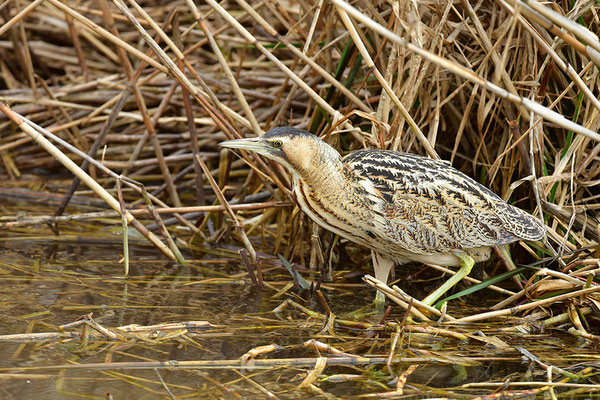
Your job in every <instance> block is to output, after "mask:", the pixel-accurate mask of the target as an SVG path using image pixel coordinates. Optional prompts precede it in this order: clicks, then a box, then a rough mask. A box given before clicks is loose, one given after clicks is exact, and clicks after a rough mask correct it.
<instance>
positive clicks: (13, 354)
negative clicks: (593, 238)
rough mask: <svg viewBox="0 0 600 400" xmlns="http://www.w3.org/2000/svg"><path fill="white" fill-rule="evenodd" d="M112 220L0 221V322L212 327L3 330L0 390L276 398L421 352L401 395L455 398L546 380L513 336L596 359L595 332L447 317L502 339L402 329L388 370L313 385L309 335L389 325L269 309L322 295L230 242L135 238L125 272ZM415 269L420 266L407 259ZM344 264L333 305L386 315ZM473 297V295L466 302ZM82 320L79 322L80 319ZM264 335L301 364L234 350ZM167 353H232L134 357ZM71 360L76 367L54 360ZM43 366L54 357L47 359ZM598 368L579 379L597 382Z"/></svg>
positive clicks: (366, 351)
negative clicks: (15, 224) (158, 246)
mask: <svg viewBox="0 0 600 400" xmlns="http://www.w3.org/2000/svg"><path fill="white" fill-rule="evenodd" d="M4 212H5V213H6V214H7V215H11V213H14V212H15V209H14V208H13V207H12V206H7V205H4ZM37 212H38V213H41V214H43V213H45V212H47V213H48V214H50V213H51V210H44V209H43V208H40V209H38V210H37ZM13 215H14V214H13ZM116 222H118V221H116ZM115 227H118V225H116V224H115V222H114V221H113V222H112V223H107V224H104V225H103V224H92V223H84V222H73V223H69V224H63V225H61V236H59V237H54V236H53V235H52V234H51V232H50V230H49V229H48V228H47V227H45V226H39V227H36V228H35V229H33V228H26V229H25V228H21V229H14V230H10V231H2V232H0V313H1V315H2V316H3V318H1V319H0V335H10V334H24V333H30V332H32V333H40V332H57V331H58V329H59V328H58V327H59V326H61V325H63V324H69V323H72V322H74V321H77V320H78V319H79V318H81V317H82V316H83V315H86V314H90V313H92V314H93V316H92V318H93V319H94V321H96V322H97V323H98V324H100V325H102V326H104V327H107V328H115V327H120V326H125V325H130V324H136V325H143V326H147V325H155V324H162V323H177V322H186V321H208V322H209V323H210V324H212V325H213V327H212V328H210V329H197V330H190V331H189V332H188V333H185V332H181V333H179V334H174V335H173V336H172V337H167V338H165V337H164V335H165V334H167V335H168V334H169V333H168V332H167V333H160V334H154V335H149V336H140V337H138V338H132V337H131V336H129V337H127V338H126V339H124V340H107V339H105V338H102V337H91V336H90V337H87V336H86V335H83V336H81V337H79V338H75V339H61V340H57V339H50V340H16V341H6V340H4V341H2V340H0V354H2V355H3V357H1V359H0V378H1V379H2V384H1V385H0V398H3V399H4V398H6V399H21V398H36V397H38V398H43V399H64V398H79V397H85V398H97V399H105V398H109V397H110V396H113V397H112V398H115V399H118V398H139V399H146V398H148V399H154V398H169V395H168V394H167V391H166V389H165V388H164V387H163V384H162V383H161V381H160V379H159V377H158V374H160V377H161V378H162V380H164V382H166V384H167V385H168V387H169V388H170V390H171V391H172V392H173V393H174V396H176V397H178V398H265V397H269V393H271V394H272V395H273V396H276V397H278V398H312V397H315V398H319V397H323V396H324V395H323V394H322V393H327V394H328V396H334V397H348V396H358V395H364V394H372V393H378V392H383V391H390V390H395V388H396V382H395V380H394V376H395V375H398V374H402V373H403V372H405V371H406V370H407V369H408V368H409V367H410V365H418V368H417V369H416V370H415V371H414V372H413V373H412V374H410V375H409V376H408V380H407V384H406V387H405V392H406V394H405V395H403V396H399V395H398V397H401V398H421V397H425V396H428V397H453V396H454V397H456V393H461V396H463V395H464V396H465V397H470V396H473V395H477V394H491V393H492V392H494V390H495V389H496V388H495V387H493V386H490V387H487V388H466V387H463V388H458V387H459V386H461V385H464V384H467V383H476V382H479V383H482V382H492V381H494V382H502V381H505V380H507V379H509V380H511V381H524V380H527V381H530V380H531V381H533V380H535V381H543V380H544V379H545V370H544V369H543V368H541V367H540V366H539V365H537V364H535V363H533V362H530V361H524V359H523V356H522V354H521V353H520V352H519V351H518V349H517V347H520V346H524V347H527V348H528V349H529V350H531V351H533V352H534V353H536V355H537V356H538V357H540V358H542V359H543V360H544V362H546V363H548V364H552V365H555V366H558V367H561V368H572V370H571V372H577V371H579V370H580V368H578V367H577V366H578V364H579V363H588V364H590V363H591V362H592V360H593V359H594V358H595V360H596V361H595V364H596V365H597V363H598V362H599V361H600V357H597V354H598V352H597V351H598V348H597V347H595V344H594V343H591V342H588V341H584V340H579V339H575V338H573V337H572V336H570V335H567V334H565V333H564V332H562V331H560V330H552V331H548V332H545V333H535V334H531V335H530V334H520V333H516V332H510V333H509V332H502V328H504V327H506V326H508V325H503V323H502V322H500V323H497V324H479V325H476V324H471V325H469V327H468V329H466V328H458V327H457V328H454V329H456V330H462V331H463V332H464V331H465V329H466V331H467V332H471V333H473V334H476V335H483V334H485V335H487V336H494V337H496V338H498V339H500V340H502V341H503V343H505V344H506V345H507V347H506V348H502V347H497V346H492V345H489V344H486V343H485V342H483V341H478V340H468V341H460V340H457V339H454V338H448V337H445V336H436V335H425V334H414V333H409V332H404V333H403V335H402V336H401V340H400V342H399V344H398V345H397V346H396V353H395V354H396V356H400V357H404V359H405V361H403V362H398V363H395V364H393V366H392V370H393V372H394V375H392V374H390V372H389V370H388V367H387V366H385V365H374V366H366V365H355V366H328V367H327V368H326V369H325V370H324V371H323V372H322V373H321V374H320V378H321V379H324V378H326V377H329V379H330V380H329V381H325V380H317V381H316V382H315V383H314V385H315V387H317V388H318V389H311V388H308V389H306V388H304V389H298V385H300V384H301V382H302V381H303V380H304V378H305V377H306V373H307V372H309V371H311V370H312V369H313V368H314V365H312V364H311V365H305V364H301V363H300V360H301V359H306V358H312V359H314V360H315V362H316V360H317V358H318V356H319V353H318V352H317V351H316V350H314V349H309V348H306V347H304V346H303V343H304V342H305V341H307V340H310V339H313V338H314V339H317V340H320V341H322V342H324V343H327V344H329V345H330V346H333V347H335V348H338V349H341V350H342V351H344V352H346V353H350V354H354V355H358V356H380V357H387V356H388V353H389V350H390V343H391V338H392V337H393V332H392V331H390V330H389V329H388V330H385V329H381V328H380V329H374V330H373V329H370V330H368V329H359V328H356V329H350V328H345V327H341V326H336V328H335V336H333V337H332V336H330V335H329V334H328V333H320V332H321V329H322V328H323V323H322V321H319V320H315V319H312V318H309V317H308V316H306V315H305V314H304V313H302V312H300V311H298V310H295V309H293V308H292V307H288V308H287V309H285V310H283V311H282V312H281V313H279V314H277V315H276V314H275V313H273V309H274V308H276V307H277V306H279V305H281V304H282V303H283V302H284V301H285V299H287V298H292V299H294V300H295V301H297V302H299V303H301V304H303V305H304V306H305V307H307V308H308V309H310V310H313V311H317V312H321V311H322V307H321V305H320V304H319V302H318V301H316V300H308V301H305V300H303V299H302V298H301V297H299V296H297V295H296V294H294V290H293V289H291V290H289V291H287V292H286V293H285V294H283V295H281V296H279V297H276V298H274V296H275V295H276V293H277V291H278V290H280V289H281V288H282V287H283V286H284V285H285V284H286V283H287V282H289V281H290V279H289V277H288V274H287V272H286V270H285V269H284V268H283V267H273V266H268V267H267V268H265V281H266V282H267V283H268V284H269V285H270V287H265V288H263V289H257V288H256V287H254V286H253V285H252V284H251V281H250V279H249V278H248V276H247V271H246V269H245V267H244V266H243V265H241V264H239V263H238V262H235V261H233V260H234V259H235V258H236V257H234V256H233V255H234V254H235V253H234V252H230V253H229V254H231V259H229V258H228V257H227V256H226V254H228V253H227V252H225V251H222V250H221V253H220V254H219V255H216V254H214V250H215V249H205V250H206V251H207V252H199V253H195V254H192V253H189V252H188V253H185V254H184V255H185V257H186V259H188V260H190V263H189V265H188V266H187V267H184V268H179V267H178V266H177V265H176V264H174V263H172V262H170V261H168V260H166V259H165V258H164V257H163V256H162V255H161V254H160V253H159V252H158V251H156V250H155V249H154V248H152V247H150V246H148V245H147V244H145V242H144V241H143V240H139V239H132V240H131V246H130V258H131V265H130V275H129V277H128V278H124V277H123V264H122V262H121V257H122V244H121V240H120V236H119V231H118V229H117V228H115ZM90 232H91V233H90ZM274 263H275V260H272V264H273V265H275V264H274ZM418 268H419V267H418V266H415V267H414V268H412V272H416V271H417V269H418ZM346 275H347V274H346ZM343 276H344V274H340V276H338V280H336V282H335V283H336V284H337V285H331V287H329V286H327V285H325V287H324V288H323V292H324V294H325V296H326V298H327V303H328V305H329V306H330V307H331V309H332V311H333V312H334V314H335V315H336V316H337V318H339V319H352V320H354V321H364V322H374V321H375V322H376V321H378V318H380V316H377V315H360V316H357V315H354V314H350V313H351V312H353V311H355V310H357V309H359V308H360V307H362V306H364V305H365V304H368V303H369V302H370V301H371V299H372V298H373V295H374V291H373V289H371V288H369V287H367V286H366V285H362V284H361V281H360V279H359V277H353V278H351V279H347V280H343V281H341V282H340V281H339V278H340V277H341V278H342V279H343ZM306 277H307V278H310V275H306ZM430 284H431V285H435V282H430V283H427V285H430ZM427 285H426V284H425V283H423V282H414V284H410V283H408V284H407V286H406V287H405V289H406V290H407V291H408V292H409V293H413V294H414V292H418V291H419V290H418V289H419V288H420V289H424V288H425V287H426V286H427ZM500 299H501V298H500ZM498 300H499V298H497V297H495V295H493V296H490V298H489V299H488V298H481V297H478V298H477V299H468V300H467V302H466V303H465V304H463V305H461V302H460V301H458V302H456V303H455V304H453V305H452V307H453V309H452V312H453V313H455V314H457V315H459V314H461V313H462V312H464V313H465V314H473V313H476V312H480V311H481V310H482V307H483V306H484V305H485V304H488V303H489V304H493V303H494V302H495V301H498ZM474 302H476V303H477V304H476V306H477V307H475V306H474V305H473V304H471V303H474ZM463 308H464V309H463ZM403 317H404V314H403V311H402V310H401V309H399V308H398V307H393V308H392V311H391V314H390V315H389V317H388V320H389V321H393V320H397V321H402V319H403ZM507 323H508V321H507ZM510 324H514V321H513V320H511V321H510ZM77 329H78V330H79V331H81V327H79V328H77ZM88 332H91V331H88ZM478 332H481V333H478ZM271 343H276V344H277V345H278V346H279V347H278V349H277V350H275V351H273V352H269V353H266V354H264V355H260V356H258V357H257V359H265V360H278V359H292V360H298V362H299V364H296V365H293V364H290V365H272V366H269V367H268V368H264V369H256V368H255V369H249V368H241V367H240V365H239V362H238V361H237V360H238V359H239V358H240V357H241V356H242V355H244V353H246V352H247V351H249V350H250V349H252V348H255V347H258V346H264V345H269V344H271ZM329 357H330V356H329ZM168 360H177V361H179V362H182V361H205V362H208V361H219V360H230V361H231V363H230V364H228V365H227V366H225V367H223V366H221V367H219V368H215V366H214V365H213V366H212V367H211V366H208V365H206V364H204V365H201V366H196V367H195V368H193V367H192V366H186V367H185V368H184V367H178V368H164V367H161V368H158V369H156V370H155V369H153V368H151V367H148V366H147V365H146V366H145V367H144V368H141V369H140V366H141V364H140V363H142V362H152V361H168ZM411 360H412V361H411ZM115 362H129V363H132V364H130V365H128V366H123V367H122V368H104V369H100V368H99V367H97V366H95V365H92V364H99V363H115ZM133 363H138V364H133ZM67 364H71V365H76V364H79V365H84V367H83V368H78V369H67V368H65V367H60V366H64V365H67ZM46 366H58V367H56V368H50V369H45V368H44V367H46ZM85 366H89V367H87V368H86V367H85ZM596 372H597V371H596ZM9 374H12V375H9ZM554 377H555V381H556V380H559V379H562V378H563V376H562V375H560V373H558V374H557V373H556V372H555V375H554ZM593 379H595V378H592V379H591V380H583V381H582V382H581V383H586V384H591V383H593V382H594V381H593ZM596 381H597V380H596ZM514 389H523V390H525V389H527V390H534V389H536V388H535V387H520V388H514ZM319 390H320V391H322V393H321V394H319ZM571 390H573V389H571ZM562 393H563V397H562V398H579V397H577V396H578V395H577V394H575V393H571V394H569V393H570V392H568V391H567V390H563V391H562ZM583 393H585V395H584V398H600V394H598V393H599V392H598V391H585V390H583ZM536 396H544V395H543V394H541V393H538V394H537V395H536V394H535V392H533V393H530V397H536ZM593 396H596V397H593ZM540 398H541V397H540Z"/></svg>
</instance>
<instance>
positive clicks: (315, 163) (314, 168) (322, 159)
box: [295, 146, 343, 187]
mask: <svg viewBox="0 0 600 400" xmlns="http://www.w3.org/2000/svg"><path fill="white" fill-rule="evenodd" d="M341 158H342V157H341V156H340V153H338V152H337V151H336V150H335V149H333V148H331V147H329V146H327V148H326V149H324V150H323V151H321V152H320V153H319V154H317V155H315V156H314V157H312V158H311V159H310V160H305V162H304V163H303V164H304V165H303V166H302V167H301V168H297V175H298V176H297V177H295V178H299V179H301V180H302V181H304V182H305V183H306V184H307V185H309V186H312V187H318V186H320V185H326V184H335V183H338V182H340V181H343V165H342V161H341Z"/></svg>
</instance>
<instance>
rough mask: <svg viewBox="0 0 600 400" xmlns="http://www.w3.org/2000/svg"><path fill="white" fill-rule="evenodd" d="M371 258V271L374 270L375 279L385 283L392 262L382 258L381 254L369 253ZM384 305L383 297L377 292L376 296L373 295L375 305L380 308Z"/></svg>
mask: <svg viewBox="0 0 600 400" xmlns="http://www.w3.org/2000/svg"><path fill="white" fill-rule="evenodd" d="M371 258H372V259H373V269H374V270H375V278H376V279H378V280H380V281H381V282H383V283H387V279H388V276H389V275H390V271H391V270H392V267H393V266H394V261H393V260H390V259H389V258H386V257H384V256H382V255H381V254H379V253H377V252H375V251H372V252H371ZM384 303H385V295H384V294H383V293H381V292H380V291H379V290H378V291H377V294H376V295H375V305H376V306H379V307H381V306H383V304H384Z"/></svg>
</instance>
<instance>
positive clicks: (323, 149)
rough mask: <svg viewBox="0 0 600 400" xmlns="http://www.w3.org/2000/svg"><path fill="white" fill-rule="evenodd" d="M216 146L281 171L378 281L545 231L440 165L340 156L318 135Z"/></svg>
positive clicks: (378, 155) (378, 154)
mask: <svg viewBox="0 0 600 400" xmlns="http://www.w3.org/2000/svg"><path fill="white" fill-rule="evenodd" d="M222 145H223V146H225V147H232V148H240V149H246V150H251V151H255V152H257V153H260V154H262V155H264V156H266V157H268V158H271V159H273V160H276V161H278V162H280V163H281V164H283V165H284V166H285V167H287V168H288V169H289V170H290V172H291V173H292V177H293V193H294V197H295V199H296V201H297V202H298V204H299V205H300V207H301V208H302V210H303V211H304V212H305V213H306V214H307V215H308V216H309V217H310V218H311V219H312V220H313V221H315V222H316V223H318V224H319V225H321V226H323V227H324V228H326V229H328V230H330V231H332V232H334V233H336V234H338V235H340V236H342V237H344V238H347V239H349V240H351V241H353V242H356V243H359V244H362V245H364V246H366V247H368V248H370V249H371V250H372V251H373V261H374V264H375V275H376V277H377V278H378V279H380V280H383V281H385V280H387V276H388V274H389V270H390V268H391V267H392V265H393V264H394V263H397V264H403V263H406V262H409V261H419V262H425V263H432V264H438V265H448V266H458V265H463V267H465V260H467V263H469V262H470V263H471V266H472V262H473V261H474V262H478V261H485V260H487V259H488V258H489V257H490V252H491V246H495V245H501V244H506V243H511V242H515V241H518V240H522V239H524V240H538V239H540V238H542V237H543V235H544V232H545V228H544V225H543V224H542V223H541V222H540V221H539V220H537V219H536V218H534V217H533V216H531V215H530V214H528V213H526V212H524V211H522V210H520V209H518V208H516V207H513V206H511V205H509V204H507V203H506V202H505V201H504V200H502V199H501V198H500V197H498V196H497V195H496V194H494V193H493V192H492V191H490V190H489V189H487V188H486V187H484V186H482V185H480V184H479V183H477V182H475V181H474V180H473V179H471V178H470V177H468V176H467V175H465V174H463V173H462V172H460V171H458V170H456V169H455V168H453V167H451V166H450V165H449V164H447V163H445V162H442V161H435V160H431V159H428V158H425V157H421V156H418V155H414V154H407V153H399V152H394V151H387V150H359V151H354V152H351V153H350V154H348V155H347V156H345V157H341V156H340V154H339V153H338V152H337V151H336V150H335V149H333V148H332V147H331V146H329V145H328V144H327V143H325V142H323V141H322V140H321V139H319V138H318V137H316V136H314V135H312V134H310V133H308V132H305V131H302V130H299V129H295V128H290V127H280V128H275V129H272V130H271V131H269V132H267V133H265V134H264V135H263V136H262V137H260V138H253V139H240V140H233V141H227V142H224V143H222ZM470 259H472V260H471V261H468V260H470ZM465 270H466V267H465ZM468 270H470V267H469V268H468ZM467 273H468V271H467ZM465 275H466V274H465ZM460 279H462V277H461V278H460ZM446 290H447V289H446ZM439 295H441V293H436V295H435V296H434V297H436V296H437V297H439ZM437 297H436V298H435V299H434V298H433V297H432V298H428V299H427V302H428V303H432V302H434V301H435V300H436V299H437Z"/></svg>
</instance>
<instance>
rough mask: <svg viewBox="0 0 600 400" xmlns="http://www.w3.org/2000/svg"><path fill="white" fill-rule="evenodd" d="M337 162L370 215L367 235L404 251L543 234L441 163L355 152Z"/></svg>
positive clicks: (453, 247) (451, 247)
mask: <svg viewBox="0 0 600 400" xmlns="http://www.w3.org/2000/svg"><path fill="white" fill-rule="evenodd" d="M342 161H343V164H344V165H345V166H346V168H347V171H348V173H349V174H352V175H353V177H354V179H355V180H357V182H358V183H359V187H361V188H362V189H363V193H362V195H364V196H367V197H368V198H369V201H370V202H371V206H372V209H373V210H374V211H375V212H374V213H373V219H372V221H373V226H372V231H373V232H374V233H375V234H376V235H378V236H379V237H381V238H382V239H384V240H387V241H391V242H395V243H397V244H398V245H399V246H401V247H402V248H403V249H405V250H406V251H410V252H413V253H418V254H433V253H441V252H447V251H451V250H458V249H470V248H477V247H483V246H493V245H497V244H503V243H510V242H513V241H516V240H519V239H532V240H536V239H539V237H541V236H542V235H543V230H542V231H541V233H540V230H541V229H543V228H540V227H539V225H541V224H540V223H539V222H538V221H537V220H535V218H533V217H532V216H531V215H529V214H527V213H525V212H524V211H522V210H520V209H518V208H515V207H513V206H510V205H508V204H506V203H505V202H504V201H503V200H502V199H501V198H500V197H498V196H497V195H496V194H494V193H493V192H492V191H490V190H489V189H487V188H486V187H484V186H482V185H480V184H479V183H477V182H475V181H474V180H473V179H471V178H469V177H468V176H467V175H465V174H463V173H462V172H460V171H458V170H456V169H455V168H453V167H451V166H450V165H449V164H446V163H444V162H441V161H435V160H431V159H428V158H425V157H421V156H417V155H413V154H406V153H397V152H391V151H382V150H360V151H355V152H352V153H350V154H349V155H348V156H346V157H344V159H343V160H342ZM519 226H521V227H519Z"/></svg>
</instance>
